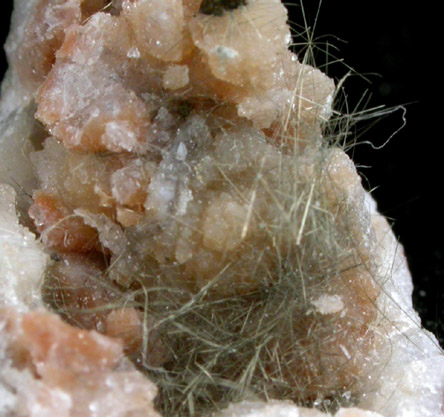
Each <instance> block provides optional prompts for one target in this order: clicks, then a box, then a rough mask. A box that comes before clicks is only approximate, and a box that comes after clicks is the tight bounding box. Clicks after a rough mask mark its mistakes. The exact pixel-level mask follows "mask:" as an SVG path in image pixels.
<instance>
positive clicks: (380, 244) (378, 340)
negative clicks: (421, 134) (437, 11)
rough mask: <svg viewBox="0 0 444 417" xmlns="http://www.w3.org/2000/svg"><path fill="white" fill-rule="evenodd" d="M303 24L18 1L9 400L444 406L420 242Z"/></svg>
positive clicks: (5, 163)
mask: <svg viewBox="0 0 444 417" xmlns="http://www.w3.org/2000/svg"><path fill="white" fill-rule="evenodd" d="M291 39H292V37H291V33H290V30H289V27H288V24H287V11H286V9H285V7H284V6H283V4H282V3H281V2H280V1H279V0H245V1H224V0H220V1H216V0H208V1H207V0H204V1H202V0H112V1H105V0H67V1H65V0H64V1H60V0H32V1H29V0H27V1H24V0H16V4H15V12H14V16H13V25H12V30H11V34H10V37H9V39H8V42H7V44H6V50H7V53H8V59H9V63H10V69H9V73H8V74H7V76H6V78H5V80H4V83H3V87H2V102H1V107H0V122H1V124H2V127H3V126H4V127H5V128H4V129H2V134H1V135H2V136H1V139H0V152H1V167H0V182H1V183H4V185H1V188H0V193H1V196H2V197H1V205H0V208H1V211H0V245H1V255H0V272H1V276H0V283H1V287H0V306H1V307H2V309H1V310H0V335H1V341H0V368H1V369H2V376H0V415H2V416H3V415H5V416H23V417H25V416H33V417H43V416H49V415H56V414H57V415H60V416H67V417H68V416H70V417H71V416H91V417H93V416H94V417H99V416H116V417H120V416H122V417H124V416H134V417H135V416H137V417H139V416H140V417H142V416H147V417H157V416H158V415H163V416H165V417H167V416H210V415H217V416H220V417H228V416H245V417H247V416H270V417H271V416H274V415H276V416H277V415H279V416H301V417H303V416H307V417H309V416H313V417H315V416H333V415H334V416H336V417H353V416H356V417H360V416H361V417H379V416H383V417H396V416H399V417H401V416H407V415H409V416H418V417H419V416H422V417H427V416H429V417H439V416H441V415H443V410H442V404H443V401H444V357H443V356H442V354H441V351H440V349H439V348H438V347H437V345H436V342H434V340H433V339H432V337H431V336H429V335H428V334H426V332H424V331H423V330H421V329H420V327H419V324H418V319H417V316H416V315H415V313H414V312H413V310H412V308H411V300H410V292H411V281H410V277H409V273H408V270H407V267H406V262H405V259H404V257H403V255H402V249H401V248H400V247H399V246H398V245H397V242H396V239H395V238H394V237H393V235H392V232H391V231H390V227H389V225H388V223H387V222H386V220H385V219H384V218H383V217H382V216H380V215H379V214H378V213H377V210H376V207H375V204H374V202H373V200H372V198H371V196H370V195H369V194H368V193H366V192H365V191H364V189H363V187H362V185H361V179H360V177H359V175H358V173H357V172H356V169H355V167H354V164H353V162H352V161H351V160H350V158H349V157H348V156H347V154H346V153H345V152H344V151H343V150H342V149H341V147H340V146H338V145H336V144H335V141H334V140H332V138H331V137H330V136H329V133H328V131H329V120H331V119H332V118H333V117H334V112H333V109H332V103H333V100H334V96H335V85H334V82H333V80H331V79H330V78H328V77H327V76H326V75H325V74H323V73H322V72H321V71H320V70H318V69H316V68H314V67H313V66H311V65H308V64H307V63H306V61H305V59H304V58H303V57H298V56H297V55H296V54H295V53H293V52H291V51H290V49H289V46H290V43H291ZM14 189H15V190H14ZM17 215H18V217H17ZM28 260H29V262H28ZM23 261H25V263H26V264H24V262H23ZM428 372H433V377H427V373H428ZM414 375H415V377H413V376H414ZM418 398H421V401H418ZM407 413H410V414H407Z"/></svg>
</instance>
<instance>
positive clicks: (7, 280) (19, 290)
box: [0, 184, 48, 311]
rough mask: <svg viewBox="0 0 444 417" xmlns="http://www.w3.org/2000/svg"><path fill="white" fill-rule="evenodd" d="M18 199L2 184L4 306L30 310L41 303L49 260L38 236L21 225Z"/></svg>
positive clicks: (0, 281)
mask: <svg viewBox="0 0 444 417" xmlns="http://www.w3.org/2000/svg"><path fill="white" fill-rule="evenodd" d="M15 197H16V192H15V191H14V189H13V188H12V187H11V186H9V185H5V184H0V307H1V306H5V305H10V306H14V307H16V308H18V309H20V310H24V311H26V310H28V309H30V308H33V307H36V306H39V305H40V304H41V299H40V287H41V284H42V279H43V273H44V270H45V266H46V263H47V261H48V257H47V255H46V254H45V253H44V251H43V246H42V245H41V244H40V243H39V242H38V241H37V240H36V238H35V235H34V234H33V233H31V232H30V231H29V230H28V229H27V228H26V227H23V226H22V225H20V224H19V221H18V219H17V214H16V204H15Z"/></svg>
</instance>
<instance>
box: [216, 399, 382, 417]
mask: <svg viewBox="0 0 444 417" xmlns="http://www.w3.org/2000/svg"><path fill="white" fill-rule="evenodd" d="M213 417H383V416H382V415H381V414H378V413H374V412H371V411H366V410H362V409H359V408H341V409H340V410H338V411H337V413H336V414H326V413H323V412H321V411H319V410H316V409H312V408H303V407H297V406H295V405H294V404H292V403H291V402H287V401H273V400H272V401H270V402H268V403H262V402H254V401H243V402H240V403H237V404H232V405H230V406H229V407H228V408H226V409H225V410H223V411H222V412H220V413H217V414H214V416H213Z"/></svg>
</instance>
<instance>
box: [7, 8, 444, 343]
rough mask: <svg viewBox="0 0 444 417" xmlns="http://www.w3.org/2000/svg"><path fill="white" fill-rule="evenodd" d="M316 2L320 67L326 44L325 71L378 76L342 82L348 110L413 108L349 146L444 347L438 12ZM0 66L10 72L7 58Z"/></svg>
mask: <svg viewBox="0 0 444 417" xmlns="http://www.w3.org/2000/svg"><path fill="white" fill-rule="evenodd" d="M295 3H296V2H295ZM11 4H12V0H4V1H3V2H2V9H1V10H2V11H1V13H2V15H1V16H2V26H1V43H3V42H4V39H5V37H6V34H7V32H8V21H9V15H10V13H11V8H12V6H11ZM318 6H319V2H318V0H311V1H310V0H306V1H305V3H304V10H305V14H306V20H307V22H308V26H310V27H311V28H312V29H313V30H314V36H313V40H314V42H315V44H317V45H318V48H316V49H315V50H316V51H317V53H316V62H317V64H318V65H319V66H321V67H323V66H324V65H325V63H326V61H327V59H326V55H325V53H324V52H322V51H323V50H324V51H325V49H326V45H327V42H328V44H329V48H328V49H329V51H330V54H331V56H330V58H328V61H329V62H330V65H329V66H328V69H327V68H326V67H324V69H327V70H328V73H329V75H330V76H332V77H334V78H335V79H336V80H338V79H340V78H342V77H343V76H344V75H345V74H346V73H347V72H348V71H349V68H348V67H346V66H345V65H344V64H343V63H337V64H332V63H331V62H332V61H333V60H334V57H335V58H337V59H341V60H343V61H344V62H345V63H346V64H348V65H349V66H350V67H351V68H353V69H354V70H356V71H357V72H358V73H361V74H363V75H365V77H366V78H367V79H369V80H370V81H371V82H367V81H365V80H364V79H363V78H362V77H357V76H355V77H351V78H349V80H348V81H347V82H346V84H345V89H346V92H347V94H348V103H349V106H350V107H351V108H353V107H354V105H355V104H356V103H357V102H358V101H359V99H360V98H361V97H362V94H363V92H364V91H365V90H369V92H370V93H371V98H370V102H369V106H370V107H372V106H379V105H385V106H386V107H387V108H390V107H392V106H397V105H405V108H406V109H407V114H406V120H407V122H406V126H405V127H404V128H403V129H402V130H401V131H400V132H399V133H397V134H396V135H395V136H394V137H393V138H392V139H391V140H390V142H389V143H388V144H387V145H386V146H385V147H383V148H382V149H380V150H374V149H373V148H372V147H371V146H368V145H360V146H357V147H355V148H354V149H353V150H352V151H351V152H352V154H353V158H354V160H355V162H356V163H357V165H358V166H360V168H359V170H360V172H361V174H362V175H363V177H364V185H365V187H366V188H367V189H372V190H373V195H374V197H375V198H376V200H377V201H378V204H379V209H380V211H381V212H382V213H383V214H385V215H386V216H387V217H388V218H389V219H390V221H391V223H392V224H393V228H394V231H395V234H396V236H398V237H399V240H400V242H401V243H402V244H403V245H404V247H405V251H406V254H407V258H408V260H409V265H410V268H411V270H412V274H413V279H414V283H415V292H414V302H415V305H416V308H417V309H418V310H419V312H420V314H421V316H422V320H423V325H424V326H425V327H426V328H428V329H430V330H432V331H433V332H434V333H435V334H436V335H437V336H438V338H439V340H440V342H441V344H443V343H444V324H443V318H444V315H443V313H444V294H443V292H442V291H440V290H439V284H440V281H441V280H443V277H444V261H443V256H444V251H443V249H444V248H443V243H442V238H443V235H444V227H443V226H444V222H443V218H442V217H443V209H442V207H443V205H442V204H443V203H442V202H441V199H442V196H441V194H442V185H441V181H442V178H443V176H442V166H443V165H444V163H443V162H442V161H441V160H442V152H441V148H442V146H441V141H442V139H443V138H442V135H441V132H440V131H441V126H440V125H441V122H442V120H443V119H444V115H442V110H441V108H442V107H443V105H442V101H443V98H442V97H443V91H442V87H441V81H440V78H439V77H441V74H440V72H441V71H440V70H439V69H438V68H439V66H438V62H437V61H438V60H439V59H440V58H441V55H442V53H440V49H441V46H440V45H439V44H438V42H439V39H440V37H442V35H439V36H438V35H437V32H438V28H439V26H438V25H437V24H436V23H435V22H433V9H430V8H429V7H427V6H428V4H427V2H424V3H421V7H420V8H419V7H418V2H405V1H401V0H374V1H371V2H357V1H340V0H334V1H333V0H324V2H323V3H322V4H321V6H320V11H319V16H318V17H317V11H318ZM289 9H290V19H291V21H292V22H293V24H294V26H295V28H296V29H297V27H298V25H303V24H304V23H303V18H302V13H301V7H300V6H297V5H290V6H289ZM436 13H437V12H436ZM315 23H316V24H315ZM435 32H436V33H435ZM295 40H296V41H299V40H301V38H296V39H295ZM333 46H335V47H338V48H339V50H336V49H334V48H333ZM332 55H334V57H333V56H332ZM0 65H1V73H3V72H4V71H5V68H6V62H5V58H4V55H2V56H1V62H0ZM402 123H403V120H402V112H401V111H398V112H395V113H394V114H392V115H391V116H389V117H386V118H384V119H383V120H381V121H380V122H379V123H378V124H377V125H376V126H374V127H372V128H371V129H370V130H369V131H367V133H366V134H365V135H364V136H362V137H361V140H362V141H371V142H372V143H373V144H375V145H376V146H379V145H381V144H382V143H384V142H385V141H386V139H388V138H389V137H390V136H391V135H392V133H394V132H395V131H396V130H397V129H398V128H399V127H400V126H401V125H402ZM367 126H369V124H368V123H367V124H363V125H362V126H361V127H362V128H364V127H367Z"/></svg>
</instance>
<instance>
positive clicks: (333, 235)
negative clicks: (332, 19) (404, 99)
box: [44, 0, 390, 417]
mask: <svg viewBox="0 0 444 417" xmlns="http://www.w3.org/2000/svg"><path fill="white" fill-rule="evenodd" d="M246 3H247V1H246V0H237V1H236V0H231V1H224V0H213V1H211V0H204V1H203V3H202V5H201V9H200V11H201V12H202V13H204V14H209V15H214V16H220V15H222V14H224V13H231V10H233V9H236V8H239V7H243V6H244V5H245V4H246ZM263 12H264V13H267V10H266V9H264V10H263ZM302 13H303V10H302ZM303 26H304V25H302V28H301V27H299V26H297V25H296V24H294V32H295V33H294V39H297V41H298V42H297V43H296V45H297V46H298V47H299V49H300V50H302V51H303V55H302V54H301V53H300V54H299V59H300V60H302V61H304V62H305V63H307V64H314V62H313V57H314V52H315V50H316V48H317V50H318V52H319V51H322V46H321V45H315V42H314V41H313V36H312V34H311V33H310V30H309V28H308V25H305V27H303ZM227 36H229V33H227ZM301 39H304V41H303V42H305V45H304V47H303V48H300V45H301V44H302V42H300V40H301ZM341 88H342V83H341V82H340V83H339V84H338V90H337V95H340V93H341ZM294 100H298V95H297V92H295V97H294ZM336 102H338V100H337V101H336ZM180 109H183V110H180ZM180 109H179V110H178V114H179V116H181V117H184V118H186V117H187V111H186V103H185V104H184V105H183V106H182V107H180ZM389 111H390V110H389ZM182 113H183V114H182ZM382 113H383V112H382V110H381V109H376V111H373V112H372V111H369V110H362V111H361V110H354V111H348V109H347V111H345V112H341V111H340V109H339V108H338V105H336V109H335V111H334V114H333V116H332V118H331V119H330V121H328V122H327V121H326V122H325V123H324V126H323V127H322V129H323V131H322V132H317V131H316V129H317V125H318V121H317V120H314V121H313V126H304V127H303V128H304V130H307V129H312V131H313V136H314V137H315V141H316V154H313V155H311V156H310V157H311V160H310V161H307V155H306V153H304V152H303V151H301V149H303V148H304V143H303V140H302V139H300V138H298V132H299V129H300V128H301V126H300V125H299V120H298V119H297V118H296V119H292V118H290V116H289V115H288V116H283V117H282V120H281V125H282V126H281V128H280V129H276V133H275V134H276V135H280V137H279V138H277V140H276V141H277V142H279V143H282V147H281V149H280V155H281V157H280V159H279V160H277V161H275V162H274V163H273V164H271V165H270V163H269V162H268V160H267V158H268V156H267V155H264V157H263V158H262V159H261V158H259V159H258V160H256V161H255V162H254V164H253V168H252V169H251V171H250V174H251V177H249V178H245V179H244V181H245V182H246V183H248V184H249V187H246V189H249V190H250V189H253V191H254V193H253V194H254V195H255V196H257V198H262V199H263V201H267V202H270V204H271V203H272V204H273V209H272V210H271V215H269V216H268V217H263V216H264V215H263V213H262V212H260V211H259V210H256V209H255V208H254V206H253V204H250V202H251V198H252V195H251V193H248V194H246V193H244V192H243V189H242V187H240V186H239V179H238V178H233V174H231V173H230V167H227V166H226V165H224V164H221V163H219V162H218V161H216V160H214V161H213V163H214V164H215V165H216V168H217V170H218V171H219V173H220V175H219V177H220V182H221V183H220V184H219V187H220V188H225V189H227V190H230V192H231V193H232V194H234V195H236V196H237V198H238V201H241V202H244V203H245V204H246V205H247V206H249V207H252V209H251V212H250V213H249V216H250V217H249V218H250V223H253V222H254V223H255V224H258V225H260V227H261V228H262V232H261V233H262V236H264V237H263V238H262V240H263V241H266V242H271V244H270V245H267V246H266V247H249V246H248V245H252V243H249V240H248V239H247V240H245V242H244V243H243V245H244V246H243V247H242V250H243V251H244V252H245V253H247V254H249V255H248V256H249V257H245V256H244V257H243V258H242V262H245V264H246V265H251V264H256V265H257V276H254V277H251V279H254V280H257V282H258V284H257V285H255V286H252V287H249V286H248V285H247V286H245V285H244V283H243V282H240V283H239V284H238V287H236V278H235V277H232V278H233V283H231V285H230V290H229V291H222V290H221V289H220V288H221V286H220V285H221V282H220V281H221V280H225V279H226V275H227V273H228V274H229V271H230V268H231V263H230V261H228V262H227V264H226V267H225V269H224V270H222V271H221V272H220V273H219V274H217V275H216V276H214V277H212V279H210V280H209V281H208V282H207V283H206V284H205V285H204V286H202V287H201V288H199V289H198V290H196V289H195V287H194V286H192V285H189V286H188V285H184V286H181V287H180V288H179V287H177V288H175V287H172V286H171V285H169V284H167V283H168V282H169V280H168V277H167V276H166V275H165V274H167V272H165V271H164V270H163V271H162V272H159V271H158V270H154V271H152V272H150V269H149V268H148V267H147V268H140V270H143V274H141V275H140V276H138V277H136V279H135V282H134V284H133V285H132V286H131V287H130V289H125V288H123V287H118V286H115V285H112V284H109V283H106V282H103V281H102V280H100V278H95V277H90V278H89V279H90V280H91V281H90V282H93V283H94V284H90V285H95V286H97V287H100V288H101V289H103V291H105V290H108V289H109V291H112V292H113V293H114V298H113V302H112V303H110V304H107V305H104V306H101V307H100V309H102V310H109V311H112V310H114V309H116V308H123V307H134V308H136V309H137V310H138V311H140V312H142V313H143V315H144V317H145V319H144V324H145V326H144V329H145V330H144V332H143V342H142V347H141V350H140V352H141V353H140V352H139V353H137V352H136V353H132V356H133V357H134V358H135V363H136V365H137V366H138V367H139V368H140V369H142V370H143V371H144V372H146V374H147V376H148V377H149V378H150V379H152V380H153V381H154V382H155V383H156V385H157V386H158V387H159V396H158V399H157V406H158V409H159V410H160V411H161V413H162V414H163V415H164V416H165V417H173V416H203V415H209V413H210V412H211V411H214V410H219V409H222V408H223V407H225V406H226V405H227V404H228V403H230V402H233V401H239V400H242V399H269V398H280V399H290V400H293V401H295V402H296V403H298V404H302V405H310V406H317V407H319V408H321V409H324V410H325V409H327V410H332V409H335V408H337V407H338V406H344V405H352V404H353V403H354V401H355V399H356V398H358V397H359V394H360V391H359V389H360V388H359V379H360V375H359V373H360V372H367V371H368V370H367V369H365V370H364V371H360V370H359V366H358V365H353V363H354V362H353V356H354V355H355V354H357V352H353V351H350V355H351V356H352V357H351V359H350V360H349V361H348V362H347V363H344V362H343V361H342V362H341V361H338V362H337V363H336V362H334V361H330V359H329V358H328V356H329V355H330V354H331V353H329V351H328V349H329V347H330V345H332V344H335V343H336V344H338V343H339V342H338V341H340V340H342V341H344V343H345V344H347V343H348V344H349V345H351V344H352V343H351V342H350V338H352V339H353V338H354V333H353V332H354V331H357V330H356V329H361V330H362V329H363V328H366V325H365V324H363V323H362V322H361V320H363V319H362V316H360V315H357V316H356V317H355V318H353V317H351V316H350V317H348V321H349V322H350V321H353V320H355V322H353V323H351V324H350V325H348V326H345V325H344V324H343V323H342V322H341V321H340V320H339V319H337V318H332V316H329V315H323V314H320V313H319V312H317V311H315V309H314V308H313V304H312V303H311V300H313V299H315V298H316V296H319V295H320V294H324V293H328V292H329V291H330V290H331V288H332V286H336V287H335V288H337V291H338V292H343V293H344V294H346V293H347V291H348V289H347V288H348V287H347V286H348V285H349V284H348V282H349V281H348V278H344V276H345V275H346V274H345V272H344V271H345V270H346V271H347V273H349V272H350V271H353V270H354V269H356V270H359V271H366V272H367V273H368V275H370V276H371V274H372V273H373V270H372V269H371V268H370V267H369V266H368V265H367V259H366V258H365V256H364V255H362V254H361V253H359V251H358V250H357V249H356V247H355V246H356V241H355V237H354V235H353V232H352V229H353V224H351V223H353V220H349V218H353V213H349V208H348V202H347V201H346V199H345V198H344V197H343V196H342V195H341V192H340V191H339V190H335V189H334V187H333V190H332V193H328V192H326V190H328V189H329V187H332V179H331V178H330V176H329V175H330V174H329V172H328V169H326V167H327V166H328V162H327V161H329V158H330V157H331V155H332V149H335V148H341V149H346V150H347V149H348V148H349V147H350V146H352V144H353V143H354V142H355V141H356V139H357V138H356V134H355V133H353V130H354V124H355V122H356V121H361V120H365V119H369V120H370V119H372V118H374V117H375V116H376V115H378V116H379V115H380V114H382ZM289 132H291V133H289ZM288 135H290V136H288ZM247 226H248V225H247ZM234 261H236V260H234ZM111 267H112V266H110V268H111ZM246 268H247V267H246ZM235 270H236V271H239V270H240V268H239V267H237V268H236V269H235ZM247 270H248V271H249V270H250V267H249V266H248V268H247ZM359 273H361V272H359ZM338 277H339V278H338ZM373 278H376V277H372V279H373ZM372 285H374V286H377V284H375V283H374V282H373V283H372V284H368V283H366V282H364V283H360V282H358V283H356V284H354V287H353V289H352V291H353V292H354V293H356V294H359V295H358V296H357V297H358V299H359V300H361V302H362V303H363V304H364V305H365V308H366V309H368V311H369V312H370V313H371V314H376V312H375V311H374V305H373V303H374V297H372V296H370V295H368V296H367V292H369V291H371V289H368V288H367V287H371V286H372ZM61 287H63V281H62V280H59V279H58V275H57V274H52V273H51V271H49V272H48V276H47V279H46V287H45V289H44V294H45V300H46V301H47V303H48V304H49V305H51V307H52V308H53V309H55V310H57V311H58V312H59V313H60V314H61V315H62V316H63V317H65V319H67V320H68V321H71V322H76V320H78V317H79V311H72V310H70V309H67V308H66V306H65V299H64V298H63V288H61ZM108 287H109V288H108ZM111 287H112V288H111ZM330 292H331V291H330ZM68 304H69V303H68ZM372 308H373V310H372ZM372 311H373V313H372ZM95 312H96V311H95ZM91 313H92V312H91V311H90V310H88V309H83V310H81V311H80V316H81V315H82V314H91ZM372 317H373V316H372ZM338 320H339V321H338ZM149 322H150V323H154V325H152V326H151V328H150V329H149V331H148V328H147V327H148V323H149ZM361 330H360V331H361ZM153 334H155V337H156V339H158V340H160V341H161V342H160V343H161V346H162V347H163V349H165V351H166V352H167V356H168V358H169V359H168V360H167V361H165V362H164V363H163V364H162V365H159V366H157V365H152V363H153V362H152V361H150V358H149V354H150V353H149V352H150V349H149V346H150V344H152V338H153ZM375 339H377V335H374V336H371V337H370V338H369V341H368V343H369V344H372V343H376V341H375ZM333 355H334V354H333ZM332 373H333V374H334V375H336V376H333V377H332Z"/></svg>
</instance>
